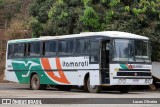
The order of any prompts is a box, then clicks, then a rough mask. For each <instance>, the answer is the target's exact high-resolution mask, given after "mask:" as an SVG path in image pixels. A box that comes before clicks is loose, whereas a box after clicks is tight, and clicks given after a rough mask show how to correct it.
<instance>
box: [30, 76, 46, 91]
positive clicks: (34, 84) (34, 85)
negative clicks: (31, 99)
mask: <svg viewBox="0 0 160 107" xmlns="http://www.w3.org/2000/svg"><path fill="white" fill-rule="evenodd" d="M30 87H31V89H33V90H44V89H46V88H47V85H45V84H40V79H39V77H38V75H37V74H34V75H33V76H32V78H31V82H30Z"/></svg>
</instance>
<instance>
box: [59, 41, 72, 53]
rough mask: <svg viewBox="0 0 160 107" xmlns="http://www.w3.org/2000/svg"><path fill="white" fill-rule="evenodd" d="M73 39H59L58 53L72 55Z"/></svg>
mask: <svg viewBox="0 0 160 107" xmlns="http://www.w3.org/2000/svg"><path fill="white" fill-rule="evenodd" d="M73 44H74V42H73V40H67V41H59V45H58V53H59V54H60V55H70V54H72V53H73Z"/></svg>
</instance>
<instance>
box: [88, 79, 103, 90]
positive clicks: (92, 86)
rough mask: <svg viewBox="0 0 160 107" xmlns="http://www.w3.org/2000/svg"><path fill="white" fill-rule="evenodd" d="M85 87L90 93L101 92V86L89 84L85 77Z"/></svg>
mask: <svg viewBox="0 0 160 107" xmlns="http://www.w3.org/2000/svg"><path fill="white" fill-rule="evenodd" d="M87 89H88V91H89V92H90V93H99V92H101V86H97V85H90V79H89V78H88V79H87Z"/></svg>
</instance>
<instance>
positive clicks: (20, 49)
mask: <svg viewBox="0 0 160 107" xmlns="http://www.w3.org/2000/svg"><path fill="white" fill-rule="evenodd" d="M24 49H25V44H23V43H20V44H15V45H14V51H13V57H14V58H20V57H24Z"/></svg>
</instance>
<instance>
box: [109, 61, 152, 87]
mask: <svg viewBox="0 0 160 107" xmlns="http://www.w3.org/2000/svg"><path fill="white" fill-rule="evenodd" d="M151 71H152V65H151V64H110V81H111V83H110V85H150V84H152V81H153V79H152V75H151ZM124 73H125V74H124Z"/></svg>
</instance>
